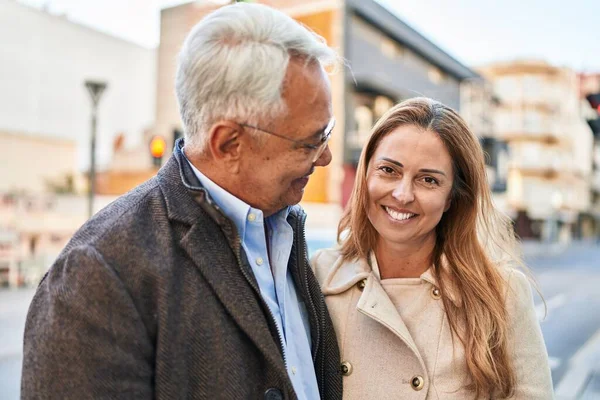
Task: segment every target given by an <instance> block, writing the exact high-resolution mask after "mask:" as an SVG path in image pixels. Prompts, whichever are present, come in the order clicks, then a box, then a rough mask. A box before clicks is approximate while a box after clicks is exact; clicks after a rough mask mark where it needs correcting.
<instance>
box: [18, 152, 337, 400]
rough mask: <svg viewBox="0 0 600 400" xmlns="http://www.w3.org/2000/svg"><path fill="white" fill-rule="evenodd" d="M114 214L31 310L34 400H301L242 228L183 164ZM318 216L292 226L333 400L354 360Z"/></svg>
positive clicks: (320, 368) (176, 159) (88, 234)
mask: <svg viewBox="0 0 600 400" xmlns="http://www.w3.org/2000/svg"><path fill="white" fill-rule="evenodd" d="M182 147H183V142H182V141H179V142H178V143H177V144H176V146H175V152H174V155H173V156H172V157H171V158H170V159H169V161H168V162H167V163H166V165H165V166H164V167H163V168H162V169H161V170H160V171H159V173H158V175H157V176H156V177H155V178H153V179H151V180H149V181H148V182H146V183H144V184H142V185H141V186H139V187H137V188H136V189H134V190H132V191H131V192H129V193H128V194H126V195H124V196H122V197H121V198H119V199H118V200H116V201H115V202H114V203H112V204H111V205H109V206H108V207H106V208H105V209H104V210H102V211H100V212H99V213H98V214H97V215H96V216H94V217H93V218H92V219H91V220H90V221H88V222H87V223H86V224H85V225H84V226H83V227H82V228H81V229H80V230H79V231H78V232H77V233H76V234H75V236H74V237H73V238H72V240H71V241H70V242H69V244H68V245H67V246H66V248H65V249H64V250H63V251H62V253H61V255H60V256H59V257H58V259H57V260H56V262H55V263H54V265H53V266H52V267H51V268H50V270H49V272H48V273H47V275H46V276H45V277H44V279H43V280H42V282H41V283H40V285H39V287H38V289H37V292H36V294H35V296H34V298H33V301H32V303H31V306H30V309H29V313H28V316H27V323H26V327H25V338H24V360H23V375H22V386H21V392H22V398H23V399H90V398H106V399H144V398H146V399H150V398H157V399H169V400H170V399H263V398H264V399H273V400H276V399H295V398H296V395H295V393H294V390H293V388H292V383H291V381H290V379H289V377H288V375H287V372H286V367H285V365H284V360H283V357H282V350H281V345H280V344H279V337H278V333H277V330H276V326H275V322H274V320H273V318H272V316H271V314H270V312H269V311H268V309H267V306H266V304H265V302H264V301H263V300H262V298H261V296H260V294H259V290H258V284H257V282H256V279H255V278H254V275H253V273H252V270H251V268H250V266H249V264H248V261H247V259H246V256H245V252H244V251H243V249H242V247H241V241H240V238H239V236H238V235H237V232H236V229H235V226H234V224H233V223H232V222H231V221H230V220H228V219H227V218H226V217H225V216H224V214H222V213H221V212H220V211H219V209H218V207H216V206H215V205H213V203H212V202H211V200H210V198H209V197H208V196H207V193H206V192H205V190H204V189H203V188H202V187H200V184H199V182H198V180H197V179H196V177H195V176H194V175H193V172H192V171H191V168H190V167H189V165H188V164H187V162H185V160H184V158H183V157H182V153H181V152H182V150H181V149H182ZM304 219H305V215H304V213H303V211H302V210H301V209H300V207H294V208H293V210H292V212H290V215H289V218H288V222H289V223H290V224H291V226H292V227H293V228H294V233H295V239H294V245H293V248H292V254H291V256H290V261H289V268H290V269H291V271H292V274H293V277H294V280H295V283H296V285H297V290H298V293H299V295H300V298H301V301H303V302H304V303H305V305H306V309H307V310H308V315H309V320H310V324H311V332H310V333H311V338H312V356H313V360H314V364H315V371H316V376H317V381H318V385H319V391H320V393H321V397H322V398H323V399H341V398H342V377H341V373H340V356H339V350H338V346H337V341H336V338H335V334H334V331H333V326H332V322H331V319H330V317H329V314H328V312H327V309H326V306H325V302H324V298H323V295H322V294H321V291H320V288H319V285H318V283H317V281H316V279H315V277H314V275H313V273H312V271H311V269H310V267H309V265H308V261H307V256H306V243H305V238H304Z"/></svg>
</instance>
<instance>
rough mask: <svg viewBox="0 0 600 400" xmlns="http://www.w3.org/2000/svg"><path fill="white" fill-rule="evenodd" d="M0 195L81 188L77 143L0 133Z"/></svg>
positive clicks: (17, 133)
mask: <svg viewBox="0 0 600 400" xmlns="http://www.w3.org/2000/svg"><path fill="white" fill-rule="evenodd" d="M0 149H4V152H3V154H2V157H0V194H1V193H23V192H25V193H30V194H33V193H38V194H39V193H44V192H48V191H50V192H56V191H61V190H63V191H71V192H74V191H76V190H77V187H79V188H81V186H82V182H81V178H80V174H79V172H78V170H77V143H76V142H75V141H74V140H68V139H60V138H53V137H48V136H39V135H38V136H35V135H31V134H27V133H22V132H4V131H2V130H0Z"/></svg>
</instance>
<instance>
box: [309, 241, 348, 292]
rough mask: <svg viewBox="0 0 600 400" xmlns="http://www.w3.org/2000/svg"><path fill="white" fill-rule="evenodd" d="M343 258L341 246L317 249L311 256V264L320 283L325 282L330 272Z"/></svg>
mask: <svg viewBox="0 0 600 400" xmlns="http://www.w3.org/2000/svg"><path fill="white" fill-rule="evenodd" d="M341 258H342V253H341V251H340V248H339V247H331V248H328V249H321V250H317V251H316V252H315V254H314V255H313V256H312V257H311V258H310V266H311V268H312V270H313V272H314V273H315V276H316V277H317V280H318V281H319V283H321V284H322V283H323V282H324V281H325V278H326V277H327V276H328V275H329V274H330V272H331V270H332V269H333V267H334V265H336V264H338V261H339V260H340V259H341Z"/></svg>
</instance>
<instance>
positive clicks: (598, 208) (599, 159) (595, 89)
mask: <svg viewBox="0 0 600 400" xmlns="http://www.w3.org/2000/svg"><path fill="white" fill-rule="evenodd" d="M579 79H580V88H581V91H580V96H581V115H582V117H583V118H584V119H585V120H587V121H596V125H595V126H593V123H592V124H590V128H592V126H593V128H594V129H592V132H593V134H594V146H593V168H592V176H591V179H590V187H591V208H590V215H589V218H584V219H583V221H582V222H583V223H584V224H585V225H587V226H589V230H590V231H591V232H593V234H594V236H595V237H596V238H597V239H600V127H599V126H598V124H599V123H598V122H597V121H600V106H598V105H596V104H594V105H595V106H596V108H595V109H594V108H593V107H592V104H591V102H590V101H589V96H590V95H595V96H596V99H598V97H600V73H596V74H581V75H580V76H579Z"/></svg>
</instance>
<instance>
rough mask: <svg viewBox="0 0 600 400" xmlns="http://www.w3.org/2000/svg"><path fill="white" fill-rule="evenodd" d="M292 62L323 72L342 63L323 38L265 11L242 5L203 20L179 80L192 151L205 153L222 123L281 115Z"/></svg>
mask: <svg viewBox="0 0 600 400" xmlns="http://www.w3.org/2000/svg"><path fill="white" fill-rule="evenodd" d="M292 57H299V58H301V59H304V60H306V61H307V62H310V61H318V62H319V63H320V65H321V66H323V67H326V66H329V65H335V64H336V63H337V61H338V56H337V54H336V52H335V51H334V50H333V49H331V48H329V47H328V46H327V44H326V43H325V40H324V39H323V38H322V37H321V36H319V35H317V34H316V33H314V32H312V31H310V30H308V29H307V28H305V27H304V26H303V25H301V24H299V23H298V22H296V21H295V20H294V19H292V18H290V17H289V16H287V15H285V14H284V13H282V12H280V11H277V10H275V9H272V8H270V7H267V6H264V5H260V4H247V3H237V4H233V5H229V6H225V7H222V8H219V9H218V10H216V11H214V12H212V13H210V14H209V15H207V16H206V17H205V18H204V19H202V20H201V21H200V22H199V23H198V24H196V26H195V27H194V28H193V29H192V31H191V32H190V34H189V35H188V37H187V38H186V40H185V42H184V44H183V47H182V49H181V52H180V54H179V60H178V67H177V76H176V79H175V81H176V85H175V86H176V89H175V90H176V93H177V99H178V101H179V110H180V113H181V118H182V121H183V124H184V132H185V140H186V145H191V146H194V147H199V148H200V149H204V148H205V146H206V144H207V140H208V138H207V135H206V133H207V132H208V130H209V129H210V127H211V125H212V124H213V123H214V122H216V121H217V120H219V119H233V120H235V119H238V118H239V119H241V120H242V121H243V122H246V123H247V122H249V121H255V120H257V119H260V118H273V117H277V116H278V115H281V113H283V112H284V111H285V103H284V101H283V99H282V87H283V83H284V82H283V81H284V78H285V74H286V70H287V66H288V63H289V61H290V59H291V58H292Z"/></svg>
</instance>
